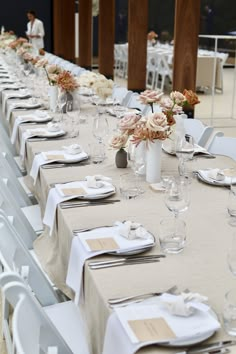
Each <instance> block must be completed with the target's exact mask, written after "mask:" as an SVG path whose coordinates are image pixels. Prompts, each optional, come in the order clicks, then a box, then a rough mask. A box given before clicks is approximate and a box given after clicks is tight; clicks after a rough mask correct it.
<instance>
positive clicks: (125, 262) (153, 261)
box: [89, 259, 160, 269]
mask: <svg viewBox="0 0 236 354" xmlns="http://www.w3.org/2000/svg"><path fill="white" fill-rule="evenodd" d="M157 262H160V260H159V259H149V260H145V261H143V260H140V261H130V260H126V261H121V262H119V263H118V262H117V263H112V264H101V265H93V266H91V265H89V268H90V269H104V268H113V267H120V266H125V265H134V264H148V263H157Z"/></svg>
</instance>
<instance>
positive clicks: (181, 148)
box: [175, 134, 194, 176]
mask: <svg viewBox="0 0 236 354" xmlns="http://www.w3.org/2000/svg"><path fill="white" fill-rule="evenodd" d="M175 150H176V156H177V157H178V159H179V166H178V170H179V175H180V176H184V175H185V162H186V161H189V160H191V159H192V158H193V154H194V139H193V137H192V136H191V135H187V134H186V135H184V136H178V137H177V139H176V143H175Z"/></svg>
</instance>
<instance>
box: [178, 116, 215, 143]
mask: <svg viewBox="0 0 236 354" xmlns="http://www.w3.org/2000/svg"><path fill="white" fill-rule="evenodd" d="M183 123H184V129H185V132H186V134H189V135H191V136H192V137H193V138H194V141H195V143H196V144H198V145H200V146H202V147H205V146H206V144H207V141H208V139H209V138H210V136H211V134H212V132H213V127H207V126H205V125H204V124H203V123H202V122H201V121H200V120H199V119H183Z"/></svg>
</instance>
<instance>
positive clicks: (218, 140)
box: [208, 135, 236, 161]
mask: <svg viewBox="0 0 236 354" xmlns="http://www.w3.org/2000/svg"><path fill="white" fill-rule="evenodd" d="M208 151H209V152H210V153H212V154H215V155H223V156H228V157H231V159H233V160H235V161H236V138H231V137H226V136H219V135H216V136H215V137H214V139H213V140H212V142H211V144H210V145H209V147H208Z"/></svg>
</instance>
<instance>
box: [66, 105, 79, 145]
mask: <svg viewBox="0 0 236 354" xmlns="http://www.w3.org/2000/svg"><path fill="white" fill-rule="evenodd" d="M66 125H67V130H68V133H69V137H70V138H76V137H77V136H78V135H79V115H78V112H77V111H71V104H70V103H69V102H67V103H66Z"/></svg>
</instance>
